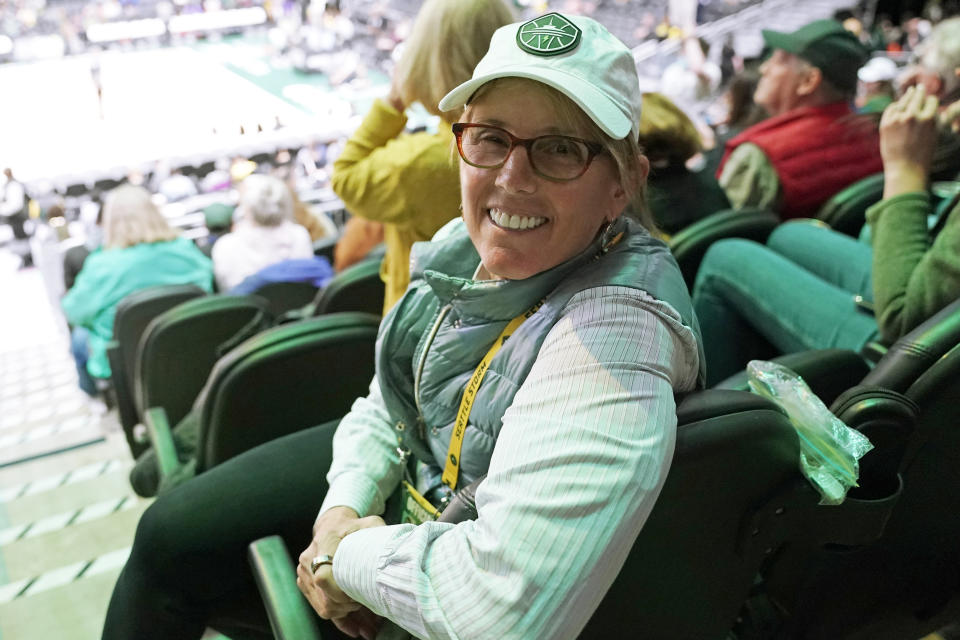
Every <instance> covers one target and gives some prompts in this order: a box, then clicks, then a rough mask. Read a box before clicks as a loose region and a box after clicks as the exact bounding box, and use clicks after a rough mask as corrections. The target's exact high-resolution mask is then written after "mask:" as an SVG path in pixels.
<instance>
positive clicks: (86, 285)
mask: <svg viewBox="0 0 960 640" xmlns="http://www.w3.org/2000/svg"><path fill="white" fill-rule="evenodd" d="M164 284H195V285H197V286H199V287H201V288H202V289H204V290H206V291H210V290H211V289H212V285H213V269H212V265H211V264H210V259H209V258H207V257H206V256H205V255H203V253H202V252H201V251H200V249H198V248H197V247H196V245H194V244H193V242H192V241H190V240H189V239H187V238H182V237H179V234H178V232H177V230H176V229H174V228H172V227H171V226H170V225H169V224H168V223H167V220H166V219H165V218H164V217H163V214H162V213H160V211H159V209H157V206H156V205H155V204H154V203H153V200H152V199H151V196H150V193H149V192H148V191H147V190H146V189H143V188H142V187H135V186H133V185H122V186H120V187H117V188H116V189H114V190H113V191H111V192H110V193H109V194H107V197H106V199H105V201H104V203H103V245H102V246H101V247H100V248H99V249H96V250H95V251H93V253H91V254H90V255H89V256H88V257H87V259H86V260H85V261H84V263H83V268H82V269H81V270H80V273H79V274H77V278H76V281H75V282H74V284H73V287H72V288H71V289H70V291H68V292H67V294H66V295H65V296H64V297H63V299H62V300H61V301H60V306H61V307H62V308H63V313H64V315H65V316H66V318H67V322H69V323H70V325H71V326H72V327H73V328H72V331H71V338H72V345H71V349H72V351H73V356H74V359H75V360H76V364H77V376H78V378H79V383H80V388H81V389H83V390H84V391H85V392H87V393H88V394H89V395H91V396H95V395H96V394H97V385H96V379H98V378H99V379H106V378H109V377H110V364H109V362H108V361H107V353H106V349H107V343H108V342H109V341H110V340H111V339H113V318H114V315H115V314H116V310H117V305H118V304H119V303H120V301H121V300H123V299H124V298H125V297H126V296H128V295H129V294H131V293H133V292H135V291H139V290H140V289H146V288H147V287H152V286H156V285H164Z"/></svg>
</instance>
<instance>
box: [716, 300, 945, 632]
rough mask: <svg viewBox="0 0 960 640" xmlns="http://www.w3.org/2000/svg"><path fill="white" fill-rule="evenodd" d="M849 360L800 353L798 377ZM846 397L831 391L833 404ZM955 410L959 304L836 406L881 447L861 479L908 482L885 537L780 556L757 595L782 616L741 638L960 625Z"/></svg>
mask: <svg viewBox="0 0 960 640" xmlns="http://www.w3.org/2000/svg"><path fill="white" fill-rule="evenodd" d="M850 353H851V352H847V354H846V355H838V353H837V350H831V351H829V352H810V353H805V354H797V355H795V356H794V362H793V364H794V366H793V367H792V368H794V369H795V370H796V371H798V373H801V375H803V376H804V378H805V379H807V380H808V381H812V382H811V386H814V385H815V384H817V383H818V380H817V377H818V376H819V375H821V374H822V372H824V371H826V370H829V369H830V368H831V366H833V367H837V365H838V363H839V360H838V358H847V359H849V357H850ZM854 355H855V354H854ZM848 361H849V360H848ZM808 365H810V366H808ZM863 366H864V365H863V364H861V365H860V369H862V367H863ZM741 382H742V380H740V379H728V380H727V381H724V383H722V384H723V385H724V386H728V387H732V386H737V385H738V384H740V383H741ZM840 384H843V383H840ZM837 391H838V388H836V387H835V388H829V389H828V392H827V393H828V397H829V396H832V395H837ZM958 406H960V300H958V301H957V302H954V303H953V304H951V305H949V306H948V307H946V308H945V309H943V310H941V311H940V312H939V313H937V314H936V315H935V316H933V317H932V318H930V319H929V320H927V321H926V322H924V323H923V324H921V325H920V326H919V327H917V328H916V329H914V330H913V331H911V332H909V333H908V334H907V335H905V336H903V337H902V338H900V340H898V341H897V342H895V343H894V344H893V345H891V346H890V347H889V349H887V351H886V353H885V354H884V355H883V357H882V358H881V359H880V360H879V361H878V362H877V363H876V365H875V366H874V367H873V369H872V370H870V371H869V373H867V374H866V375H865V376H864V377H863V378H862V379H860V380H857V381H855V383H854V386H852V387H851V388H848V389H846V390H845V391H844V392H843V393H841V394H839V397H837V398H836V400H834V401H833V402H832V405H831V410H832V411H833V412H834V413H835V414H836V415H837V416H838V417H840V418H841V419H842V420H844V422H846V423H847V424H849V425H851V426H854V427H856V428H858V429H859V430H861V431H863V432H864V433H866V434H867V435H868V437H869V438H870V439H871V441H872V442H873V443H874V445H875V447H876V449H875V450H874V451H871V452H869V453H867V454H866V455H865V456H864V457H863V459H862V460H861V478H863V477H864V476H869V477H871V480H870V483H871V484H873V485H874V486H876V485H877V484H879V483H882V482H883V479H884V478H886V480H887V481H888V482H889V481H890V480H891V479H892V477H893V475H894V474H896V473H899V475H900V476H901V477H902V482H903V492H902V495H901V497H900V500H899V502H898V504H897V505H896V507H895V508H894V509H893V512H892V514H891V516H890V520H889V522H888V523H887V526H886V529H885V530H884V532H883V535H882V537H881V538H879V539H878V540H877V541H876V542H875V543H873V544H870V545H867V546H865V547H862V548H858V549H844V548H817V549H803V548H798V549H794V550H793V551H792V552H791V553H787V554H784V555H783V556H782V557H781V558H778V560H777V562H775V563H773V564H772V565H771V566H770V567H769V568H768V570H767V571H766V575H765V580H764V586H763V588H762V589H759V590H758V595H757V596H756V599H757V600H758V601H765V602H766V604H764V606H762V607H760V608H761V609H762V610H764V611H767V612H776V614H772V613H771V614H770V615H767V616H766V617H765V618H764V617H763V616H758V618H759V619H758V620H754V621H753V623H752V624H753V627H754V628H752V629H747V630H745V631H744V633H742V634H741V635H742V636H743V639H744V640H748V639H749V638H752V637H757V638H761V637H773V636H770V635H769V634H770V633H775V634H779V635H776V636H775V637H784V638H802V639H811V640H812V639H815V638H890V639H891V640H892V639H895V638H919V637H921V636H924V635H925V634H927V633H930V632H932V631H934V630H936V629H937V628H939V627H941V626H943V625H945V624H947V623H949V622H952V621H955V620H957V619H958V618H960V591H958V587H960V472H958V469H960V431H958V430H957V428H956V426H957V425H956V421H957V407H958ZM907 427H909V429H908V428H907Z"/></svg>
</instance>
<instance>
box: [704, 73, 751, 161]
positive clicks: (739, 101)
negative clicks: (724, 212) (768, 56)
mask: <svg viewBox="0 0 960 640" xmlns="http://www.w3.org/2000/svg"><path fill="white" fill-rule="evenodd" d="M759 79H760V73H759V72H758V71H757V69H756V67H755V66H754V65H749V66H745V67H744V68H743V69H742V70H741V71H739V72H737V74H736V75H734V76H733V79H732V80H731V81H730V84H729V85H728V86H727V90H726V92H725V93H724V94H723V103H724V104H725V108H724V109H723V110H722V111H721V112H720V114H721V115H719V116H718V118H717V122H716V126H715V131H714V146H713V147H712V148H710V149H709V150H707V152H706V153H705V154H704V156H705V158H706V162H705V164H704V167H703V171H709V172H710V174H711V175H715V174H716V173H717V168H718V167H719V166H720V160H722V159H723V154H724V150H725V147H726V144H727V141H728V140H731V139H733V138H735V137H736V136H738V135H740V133H741V132H742V131H743V130H744V129H746V128H747V127H751V126H753V125H755V124H757V123H758V122H760V121H761V120H763V119H764V118H766V117H767V114H766V112H764V110H763V108H762V107H760V106H759V105H757V103H755V102H754V101H753V94H754V92H755V91H756V90H757V81H758V80H759Z"/></svg>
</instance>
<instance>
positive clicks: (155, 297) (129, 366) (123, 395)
mask: <svg viewBox="0 0 960 640" xmlns="http://www.w3.org/2000/svg"><path fill="white" fill-rule="evenodd" d="M203 295H206V292H205V291H204V290H203V289H201V288H200V287H198V286H196V285H192V284H190V285H163V286H159V287H149V288H147V289H142V290H140V291H136V292H134V293H131V294H130V295H128V296H127V297H125V298H124V299H123V300H121V301H120V303H119V304H118V305H117V311H116V315H115V316H114V321H113V340H111V341H110V343H109V344H108V345H107V360H108V361H109V363H110V371H111V375H110V380H111V386H112V389H113V395H114V399H115V400H116V405H117V414H118V418H119V420H120V426H121V427H123V432H124V434H125V435H126V438H127V444H128V445H129V446H130V452H131V453H132V454H133V457H134V458H136V457H137V456H139V455H140V454H141V453H142V452H143V450H144V449H146V447H147V443H146V441H145V440H140V439H139V438H137V437H136V436H135V435H134V427H136V426H137V424H139V423H140V415H139V414H138V413H137V406H136V402H135V401H134V398H133V390H134V389H135V381H134V373H135V371H136V363H137V350H138V348H139V346H140V338H141V336H142V335H143V332H144V330H145V329H146V328H147V325H149V324H150V322H151V321H152V320H153V319H154V318H156V317H157V316H159V315H160V314H162V313H163V312H164V311H167V310H168V309H172V308H173V307H175V306H177V305H178V304H180V303H181V302H186V301H187V300H192V299H193V298H198V297H200V296H203Z"/></svg>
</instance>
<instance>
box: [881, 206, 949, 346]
mask: <svg viewBox="0 0 960 640" xmlns="http://www.w3.org/2000/svg"><path fill="white" fill-rule="evenodd" d="M932 210H933V209H932V205H931V203H930V196H929V194H927V193H924V192H915V193H904V194H901V195H897V196H894V197H891V198H887V199H885V200H882V201H881V202H879V203H877V204H875V205H874V206H872V207H871V208H870V209H868V210H867V222H869V223H870V225H871V226H872V228H873V231H872V233H873V296H874V304H875V305H876V314H877V325H878V326H879V328H880V334H881V335H882V336H883V338H884V339H885V340H887V341H889V342H893V341H895V340H896V339H897V338H899V337H900V336H902V335H904V334H905V333H907V332H908V331H910V330H911V329H913V328H914V327H916V326H917V325H918V324H920V323H921V322H923V321H924V320H926V319H927V318H929V317H930V316H932V315H933V314H935V313H936V312H937V311H939V310H940V309H942V308H943V307H945V306H946V305H948V304H949V303H951V302H953V301H954V300H956V299H957V298H958V297H960V204H958V205H956V206H955V207H954V208H953V210H952V211H950V212H949V213H948V214H946V215H947V216H948V217H947V221H946V223H945V224H944V226H943V229H942V230H941V231H940V233H939V234H937V236H936V238H934V239H933V242H932V243H931V241H930V236H929V233H928V231H927V216H928V215H929V214H930V213H932Z"/></svg>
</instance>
